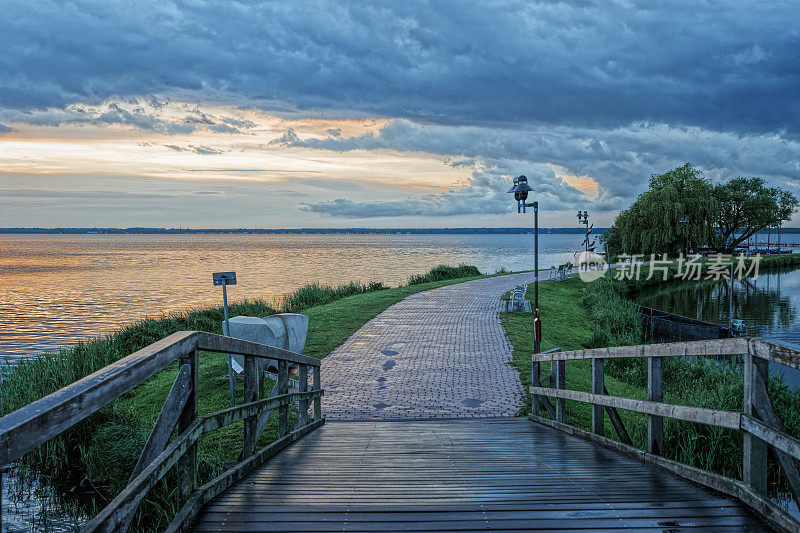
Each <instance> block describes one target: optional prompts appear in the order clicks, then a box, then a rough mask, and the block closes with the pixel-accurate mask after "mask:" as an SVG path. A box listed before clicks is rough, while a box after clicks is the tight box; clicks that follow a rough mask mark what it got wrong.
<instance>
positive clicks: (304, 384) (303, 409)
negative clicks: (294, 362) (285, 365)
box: [297, 364, 308, 427]
mask: <svg viewBox="0 0 800 533" xmlns="http://www.w3.org/2000/svg"><path fill="white" fill-rule="evenodd" d="M298 383H299V389H300V392H308V365H303V364H301V365H300V375H299V376H298ZM297 409H298V410H299V411H300V420H299V425H300V427H302V426H305V425H306V424H308V398H300V399H299V400H298V401H297Z"/></svg>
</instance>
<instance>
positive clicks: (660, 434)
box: [647, 357, 664, 455]
mask: <svg viewBox="0 0 800 533" xmlns="http://www.w3.org/2000/svg"><path fill="white" fill-rule="evenodd" d="M663 364H664V363H663V359H662V358H661V357H648V358H647V399H648V400H650V401H651V402H661V401H663V400H664V368H663ZM663 449H664V419H663V418H662V417H660V416H656V415H647V451H648V452H650V453H652V454H655V455H661V453H662V451H663Z"/></svg>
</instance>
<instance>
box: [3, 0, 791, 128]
mask: <svg viewBox="0 0 800 533" xmlns="http://www.w3.org/2000/svg"><path fill="white" fill-rule="evenodd" d="M798 11H799V10H798V9H797V4H796V3H795V2H793V1H792V2H789V1H786V2H744V1H742V0H740V1H736V2H734V1H730V2H696V1H694V0H691V1H690V0H683V1H678V2H668V3H667V2H650V1H639V2H605V1H603V2H587V1H566V2H558V3H555V2H528V1H523V0H506V1H496V2H489V3H470V4H469V7H468V8H466V7H465V5H464V4H463V2H460V1H455V0H451V1H438V2H429V3H428V2H426V3H422V2H395V3H391V4H387V3H377V4H371V5H367V6H364V5H362V4H360V3H342V2H335V1H333V0H328V1H325V2H322V3H318V2H311V1H299V2H293V3H292V4H291V7H290V8H287V5H286V4H285V3H284V2H259V3H253V4H249V3H243V2H228V1H223V0H213V1H208V2H201V3H198V2H185V1H177V2H174V1H173V2H146V3H145V4H144V5H143V4H141V3H117V2H105V1H76V2H68V3H67V2H57V1H40V2H24V1H21V0H20V1H12V2H6V3H4V5H3V17H1V18H0V48H2V50H3V54H2V55H0V107H5V108H13V109H22V110H27V109H31V108H43V107H49V106H56V107H58V106H64V105H67V104H70V103H74V102H89V103H97V102H100V101H103V100H105V99H108V98H112V97H121V98H127V97H130V96H143V95H150V94H156V95H159V97H177V96H181V97H184V96H188V97H190V98H195V99H209V98H211V99H217V100H220V101H228V102H231V103H236V104H245V105H259V103H261V104H262V105H263V106H266V105H267V104H269V105H270V106H272V107H283V108H284V109H287V110H288V109H292V108H295V109H304V110H325V111H328V112H339V113H340V114H341V115H342V116H348V115H352V114H358V113H361V114H371V115H380V116H390V117H405V118H411V119H416V120H424V121H427V122H434V123H448V124H500V125H506V126H508V125H518V124H521V123H538V124H560V125H573V126H581V127H588V126H591V127H601V128H614V127H618V126H624V125H628V124H630V123H632V122H636V121H654V122H657V123H668V124H673V125H693V126H699V127H703V128H706V129H712V130H723V131H736V132H753V131H756V132H764V131H776V130H779V129H785V130H786V131H787V133H788V134H789V135H794V136H796V135H798V134H799V133H800V126H799V125H798V123H799V121H798V120H797V119H798V115H799V114H800V100H799V99H798V98H797V94H798V93H800V30H799V29H798V28H800V16H799V15H798ZM101 119H102V117H101ZM106 119H107V120H108V121H110V122H119V121H122V122H125V123H128V122H130V121H133V122H134V123H136V121H137V120H140V119H138V118H137V117H124V116H120V114H119V113H113V112H112V113H111V114H110V115H109V116H108V117H106ZM189 125H190V124H187V126H189ZM228 126H230V127H232V128H237V127H238V126H237V125H236V124H228ZM143 127H144V126H143Z"/></svg>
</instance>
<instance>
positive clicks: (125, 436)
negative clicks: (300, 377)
mask: <svg viewBox="0 0 800 533" xmlns="http://www.w3.org/2000/svg"><path fill="white" fill-rule="evenodd" d="M464 274H467V276H466V277H465V276H463V275H464ZM478 277H482V275H481V274H480V272H478V269H477V268H475V267H471V266H466V265H461V266H459V267H442V266H440V267H436V268H434V269H432V270H431V272H429V273H428V274H425V275H423V276H414V277H412V279H411V280H409V285H406V286H401V287H396V288H387V287H385V286H383V285H381V284H375V283H373V284H369V285H362V284H352V283H351V284H348V285H343V286H340V287H328V286H324V285H319V284H312V285H309V286H306V287H303V288H301V289H299V290H297V291H295V292H293V293H291V294H289V295H287V296H286V297H285V298H284V300H283V301H282V302H280V303H274V304H269V303H266V302H264V301H244V302H239V303H233V304H231V306H230V313H231V316H237V315H246V316H266V315H270V314H274V313H276V312H279V311H283V312H303V313H304V314H306V315H308V316H309V318H310V321H309V331H308V338H307V341H306V346H305V350H304V352H303V353H304V354H305V355H309V356H311V357H316V358H322V357H325V356H326V355H327V354H329V353H330V352H331V351H332V350H334V349H335V348H336V347H337V346H339V345H340V344H342V343H343V342H344V341H345V340H346V339H347V338H348V337H349V336H350V335H352V334H353V333H354V332H355V331H356V330H357V329H358V328H360V327H361V326H362V325H363V324H364V323H366V322H367V321H368V320H370V319H371V318H373V317H374V316H376V315H377V314H378V313H380V312H381V311H383V310H384V309H386V308H387V307H389V306H390V305H392V304H394V303H396V302H398V301H400V300H402V299H403V298H405V297H406V296H409V295H411V294H414V293H416V292H420V291H425V290H430V289H433V288H436V287H441V286H444V285H449V284H452V283H458V282H462V281H467V280H470V279H476V278H478ZM412 282H413V283H412ZM222 320H223V311H222V308H209V309H202V310H197V311H191V312H186V313H182V314H176V315H170V316H164V317H161V318H157V319H147V320H143V321H141V322H138V323H136V324H133V325H130V326H128V327H125V328H123V329H121V330H119V331H117V332H115V333H113V334H111V335H106V336H103V337H99V338H95V339H92V340H89V341H85V342H80V343H78V344H76V345H75V346H73V347H71V348H66V349H62V350H59V351H58V352H57V353H51V354H45V355H43V356H41V357H38V358H34V359H29V360H25V361H22V362H20V364H19V365H17V366H16V367H14V368H12V369H10V370H9V371H8V372H7V373H6V375H5V376H4V378H3V387H2V388H0V413H2V414H7V413H9V412H12V411H14V410H16V409H18V408H20V407H22V406H24V405H27V404H28V403H30V402H32V401H35V400H37V399H38V398H41V397H43V396H45V395H47V394H49V393H51V392H54V391H56V390H58V389H60V388H62V387H64V386H66V385H68V384H70V383H72V382H74V381H77V380H78V379H81V378H82V377H84V376H86V375H88V374H90V373H92V372H94V371H96V370H98V369H100V368H102V367H104V366H107V365H108V364H110V363H112V362H114V361H116V360H118V359H120V358H122V357H124V356H127V355H128V354H130V353H133V352H134V351H136V350H138V349H140V348H142V347H144V346H147V345H148V344H151V343H152V342H155V341H156V340H159V339H161V338H163V337H165V336H167V335H169V334H171V333H174V332H175V331H181V330H202V331H209V332H212V333H219V334H221V333H222V326H221V323H222ZM176 374H177V364H173V365H172V366H171V367H169V368H167V369H165V370H164V371H162V372H160V373H159V374H157V375H155V376H153V377H152V378H151V379H150V380H148V381H146V382H145V383H143V384H141V385H139V386H138V387H136V388H135V389H134V390H133V391H131V392H130V393H128V394H126V395H124V396H123V397H121V398H119V399H118V400H116V401H115V402H112V403H111V404H110V405H108V406H106V407H105V408H103V409H101V410H100V411H98V412H97V413H95V414H94V415H92V416H90V417H89V418H87V419H86V420H84V421H83V422H81V423H79V424H77V425H76V426H74V427H73V428H71V429H70V430H68V431H66V432H64V433H62V434H61V435H60V436H59V437H57V438H54V439H52V440H50V441H49V442H47V443H46V444H44V445H42V446H41V447H39V448H38V449H37V450H35V451H33V452H31V453H29V454H27V455H26V456H25V457H24V458H23V460H22V461H21V463H22V464H23V465H24V466H25V467H26V468H28V469H29V470H31V471H33V472H36V473H38V474H40V475H41V476H42V478H43V480H44V482H45V483H46V484H48V485H53V486H57V485H61V486H62V487H63V489H64V490H69V489H70V488H72V487H71V486H75V485H84V486H88V487H91V489H90V490H88V491H87V493H85V494H84V496H85V498H83V499H82V504H83V511H85V512H87V514H89V515H93V514H95V513H96V512H97V511H98V510H99V509H100V508H102V507H103V506H104V505H105V504H106V503H107V501H109V500H110V499H111V498H112V497H113V496H114V495H116V494H117V493H118V492H119V491H120V490H121V489H122V488H123V487H124V486H125V485H126V484H127V482H128V476H129V475H130V472H131V471H132V469H133V467H134V465H135V463H136V461H137V459H138V456H139V454H140V452H141V450H142V448H143V446H144V443H145V442H146V440H147V436H148V435H149V433H150V430H151V429H152V428H153V426H154V424H155V422H156V419H157V418H158V415H159V413H160V410H161V406H162V405H163V403H164V400H165V399H166V396H167V394H168V392H169V389H170V387H171V386H172V382H173V381H174V379H175V375H176ZM198 384H199V387H198V390H199V398H198V402H199V406H198V407H199V412H200V414H201V415H202V414H207V413H211V412H214V411H217V410H219V409H223V408H225V407H228V406H229V396H228V378H227V360H226V358H225V356H224V354H214V353H207V352H201V354H200V367H199V373H198ZM241 395H242V385H241V383H239V384H238V387H237V396H238V401H241ZM273 418H275V417H273ZM241 436H242V424H241V423H238V424H234V425H231V426H228V427H225V428H221V429H220V430H217V431H215V432H213V433H211V434H208V435H206V436H204V437H203V438H201V440H200V442H199V445H198V465H199V467H198V469H199V477H200V480H201V482H202V481H203V480H208V479H211V478H213V477H214V476H215V475H216V474H218V473H219V472H220V471H221V469H222V468H223V465H224V463H225V462H226V461H232V460H235V459H236V458H237V457H238V454H239V452H240V450H241V438H242V437H241ZM276 436H277V427H276V421H275V420H270V423H269V424H268V426H267V429H266V430H265V432H264V434H263V435H262V437H261V439H260V441H259V443H260V445H265V444H267V443H269V442H271V441H272V440H274V439H275V438H276ZM174 487H175V483H174V480H173V479H172V478H170V477H168V478H165V480H164V482H163V483H161V485H160V486H158V487H156V488H155V489H153V490H152V491H151V493H150V494H149V495H148V497H147V499H146V501H145V503H144V504H143V505H142V506H140V509H139V512H138V513H137V515H136V517H135V518H134V524H133V529H134V530H139V531H160V530H163V529H164V528H165V527H166V525H167V524H168V523H169V521H170V520H171V517H172V516H174V514H175V512H176V511H177V509H178V507H179V506H178V501H177V497H176V495H175V492H174Z"/></svg>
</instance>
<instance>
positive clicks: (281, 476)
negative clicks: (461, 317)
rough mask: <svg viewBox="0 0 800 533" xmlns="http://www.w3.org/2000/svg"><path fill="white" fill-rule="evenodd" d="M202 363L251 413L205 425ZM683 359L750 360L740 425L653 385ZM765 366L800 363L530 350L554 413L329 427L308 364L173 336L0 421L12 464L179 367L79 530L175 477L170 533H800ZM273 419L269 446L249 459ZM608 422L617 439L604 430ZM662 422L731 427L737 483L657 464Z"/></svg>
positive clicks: (205, 338) (787, 450)
mask: <svg viewBox="0 0 800 533" xmlns="http://www.w3.org/2000/svg"><path fill="white" fill-rule="evenodd" d="M209 352H216V353H234V354H241V355H244V359H245V372H244V390H245V394H244V402H245V403H243V404H242V405H238V406H236V407H232V408H229V409H224V410H222V411H219V412H216V413H213V414H210V415H206V416H202V417H198V415H197V396H198V392H199V387H200V386H201V384H200V383H198V361H199V358H200V357H201V356H202V357H214V355H213V353H209ZM692 355H695V356H702V357H720V356H722V357H730V356H741V357H742V359H743V366H744V378H745V379H744V383H745V385H744V391H743V394H744V396H743V398H744V401H743V406H744V407H743V410H742V412H729V411H720V410H715V409H703V408H697V407H690V406H681V405H673V404H669V403H665V402H664V401H663V389H664V386H665V385H666V386H667V387H668V386H669V383H666V384H664V383H663V380H662V361H663V358H664V357H684V356H692ZM630 357H644V358H646V359H647V362H648V399H647V400H638V399H630V398H621V397H616V396H610V395H608V393H607V391H606V389H605V385H604V380H603V362H604V361H605V360H607V359H613V358H630ZM263 359H274V360H277V361H278V366H279V368H278V381H277V383H276V385H275V386H274V389H273V391H272V393H271V394H269V395H266V394H263V392H262V386H261V385H262V383H261V377H262V375H261V371H260V368H261V365H260V364H259V361H260V360H263ZM580 359H588V360H591V368H592V391H591V392H585V391H571V390H567V389H565V387H564V384H565V375H566V373H565V365H566V363H567V361H574V360H580ZM769 361H772V362H775V363H779V364H783V365H786V366H789V367H792V368H800V353H798V352H795V351H793V350H789V349H786V348H783V347H780V346H776V345H772V344H769V343H766V342H763V341H760V340H756V339H718V340H709V341H694V342H683V343H671V344H654V345H644V346H633V347H617V348H603V349H596V350H583V351H573V352H563V353H547V354H537V355H535V356H534V357H533V359H532V365H533V387H532V388H531V392H532V394H533V395H534V396H533V403H534V406H535V409H534V413H537V414H538V413H540V410H539V407H540V406H541V407H542V409H543V410H544V411H545V412H547V413H549V415H550V416H549V417H541V416H538V415H534V416H532V417H531V419H530V420H528V419H521V418H495V419H458V420H430V421H403V422H374V421H370V422H366V421H365V422H335V423H329V424H324V422H325V419H324V418H323V416H322V412H321V403H320V397H321V395H322V394H323V391H322V390H321V387H320V383H321V382H320V366H319V361H318V360H316V359H313V358H309V357H304V356H302V355H299V354H296V353H292V352H289V351H286V350H280V349H277V348H273V347H269V346H265V345H261V344H256V343H252V342H247V341H242V340H238V339H233V338H229V337H221V336H218V335H212V334H209V333H203V332H180V333H175V334H173V335H170V336H169V337H167V338H165V339H163V340H161V341H159V342H157V343H154V344H152V345H151V346H148V347H147V348H144V349H142V350H139V351H138V352H136V353H134V354H132V355H130V356H128V357H125V358H123V359H121V360H120V361H118V362H116V363H114V364H112V365H110V366H108V367H106V368H103V369H102V370H100V371H98V372H96V373H94V374H92V375H90V376H88V377H86V378H84V379H82V380H80V381H78V382H76V383H73V384H72V385H70V386H68V387H65V388H64V389H61V390H59V391H57V392H55V393H53V394H51V395H49V396H47V397H45V398H42V399H41V400H38V401H36V402H34V403H32V404H30V405H28V406H26V407H24V408H22V409H20V410H18V411H16V412H14V413H11V414H9V415H7V416H5V417H4V418H2V419H0V464H9V463H11V462H14V461H16V460H18V459H19V458H20V457H22V456H23V455H24V454H25V453H28V452H30V451H31V450H33V449H35V448H36V447H37V446H39V445H41V444H42V443H44V442H45V441H47V440H48V439H51V438H53V437H54V436H56V435H58V434H59V433H61V432H63V431H65V430H66V429H68V428H70V427H72V426H73V425H75V424H77V423H78V422H80V421H81V420H83V419H85V418H86V417H87V416H89V415H91V414H92V413H94V412H96V411H98V410H99V409H100V408H102V407H103V406H105V405H107V404H109V403H110V402H112V401H113V400H114V399H116V398H118V397H119V396H121V395H122V394H125V393H126V392H128V391H130V390H131V389H133V388H134V387H136V386H137V385H139V384H141V383H142V382H143V381H145V380H147V379H149V378H150V377H152V376H154V375H155V374H157V373H158V372H161V371H164V370H165V369H167V367H170V366H171V365H173V364H174V363H176V362H177V363H178V365H179V371H178V375H177V378H176V380H175V383H174V385H173V387H172V390H171V391H170V394H169V396H168V397H167V400H166V402H165V404H164V408H163V410H162V412H161V415H160V417H159V419H158V421H157V422H156V425H155V427H154V429H153V431H152V434H151V436H150V439H149V440H148V442H147V444H146V446H145V448H144V450H143V451H142V454H141V457H140V459H139V462H138V464H137V465H136V468H135V470H134V472H132V474H131V480H130V483H129V484H128V486H127V487H126V488H125V489H124V490H123V491H122V492H121V493H120V494H119V495H118V496H117V497H116V498H114V500H113V501H111V502H110V503H109V504H108V505H107V506H106V507H105V508H104V509H103V510H102V511H101V512H100V513H99V514H98V515H97V516H95V517H94V518H93V519H91V520H90V521H89V522H88V523H87V524H86V525H85V527H84V530H85V531H124V530H126V529H127V528H128V526H129V524H130V521H131V519H132V517H133V515H134V513H135V511H136V510H137V508H138V506H139V504H140V503H141V502H142V500H143V499H144V498H145V496H146V495H147V493H148V491H150V490H151V489H152V488H153V487H155V486H156V485H157V484H158V483H160V481H161V480H162V479H163V478H164V477H165V475H166V474H167V473H168V472H170V471H171V470H174V471H175V472H176V473H177V484H178V487H177V488H178V493H179V495H180V498H181V503H182V505H183V506H182V508H181V509H180V511H179V512H178V513H177V515H176V516H175V518H174V520H173V522H172V524H171V525H170V526H169V529H168V531H187V530H197V531H269V530H274V531H433V530H437V531H445V530H450V531H470V530H486V529H496V530H551V531H552V530H569V529H572V530H581V529H582V530H592V529H593V530H608V529H623V528H625V529H635V530H659V531H680V530H683V529H693V528H702V529H707V530H718V531H732V530H748V531H759V530H764V529H767V528H771V529H775V530H781V531H798V530H800V527H799V526H798V523H797V522H796V521H795V520H794V519H793V518H792V517H790V516H789V515H787V514H786V513H785V512H783V511H782V510H781V509H780V508H778V507H777V506H776V505H774V504H773V503H771V502H770V501H769V500H768V499H766V497H765V493H766V473H767V449H768V447H770V448H771V449H772V451H773V452H774V453H775V455H776V456H777V457H778V459H779V461H780V463H781V467H782V471H783V472H784V474H785V475H786V476H787V478H788V480H789V484H790V485H791V487H792V489H793V490H794V493H795V494H798V489H800V475H798V469H797V460H798V458H800V441H798V440H796V439H794V438H792V437H790V436H789V435H787V434H786V433H784V432H783V431H782V429H781V423H780V420H778V418H777V417H776V416H775V413H774V411H773V409H772V406H771V403H770V398H769V395H768V392H767V387H766V376H767V363H768V362H769ZM545 362H550V363H551V376H550V380H549V381H550V385H551V386H549V387H545V386H543V385H544V384H543V382H542V378H541V376H540V365H541V364H542V363H545ZM290 367H293V368H296V370H297V376H298V383H299V387H298V390H297V392H290V391H289V388H288V382H289V371H290ZM173 368H174V366H173ZM261 396H264V397H261ZM551 399H552V402H551ZM566 400H577V401H580V402H588V403H590V404H592V405H593V409H592V413H593V414H592V431H591V432H589V431H584V430H581V429H579V428H576V427H573V426H570V425H567V423H566V408H567V404H566ZM617 409H626V410H630V411H635V412H638V413H644V414H646V415H647V416H648V450H647V451H644V450H639V449H637V448H634V447H633V446H631V445H630V444H626V443H625V442H626V440H628V441H629V438H628V437H627V433H626V431H625V429H624V426H623V425H622V423H621V420H620V418H619V416H618V414H617ZM273 410H277V419H278V426H279V435H278V438H277V440H275V441H274V442H272V443H271V444H269V445H267V446H266V447H264V448H262V449H256V443H257V441H258V437H259V435H260V433H261V431H263V429H264V427H265V425H266V420H267V419H268V418H269V416H270V414H271V413H272V412H273ZM294 413H296V415H295V414H294ZM606 414H608V415H609V416H610V418H611V421H612V423H613V426H614V427H615V429H616V430H617V432H618V435H617V436H618V438H619V440H612V439H610V438H608V437H606V436H605V435H603V427H604V423H603V421H604V417H605V415H606ZM664 417H669V418H674V419H677V420H683V421H688V422H694V423H700V424H708V425H712V426H716V427H722V428H728V429H731V430H735V431H737V432H740V433H741V434H742V438H743V442H744V461H743V466H742V469H743V480H742V481H737V480H733V479H728V478H724V477H722V476H719V475H716V474H713V473H710V472H707V471H703V470H700V469H697V468H693V467H689V466H686V465H682V464H680V463H676V462H673V461H670V460H667V459H665V458H663V457H662V456H661V451H662V449H663V429H662V428H663V418H664ZM238 421H242V422H243V426H244V429H243V435H242V452H241V455H240V459H239V461H238V462H236V464H234V465H233V466H230V467H229V468H228V469H227V470H225V471H224V472H223V473H222V474H221V475H219V476H218V477H217V478H215V479H213V480H211V481H209V482H207V483H205V484H203V485H199V484H198V479H197V464H196V463H197V452H196V449H197V441H198V439H199V438H200V437H201V436H202V435H203V434H206V433H208V432H211V431H214V430H216V429H218V428H220V427H223V426H226V425H229V424H232V423H235V422H238ZM290 424H291V425H290ZM175 428H177V430H178V431H177V432H178V435H177V436H176V437H174V438H173V437H172V435H173V433H175ZM290 445H291V446H290Z"/></svg>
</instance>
